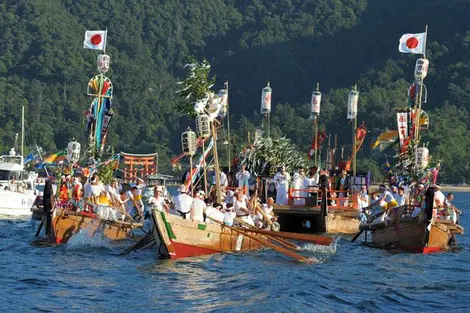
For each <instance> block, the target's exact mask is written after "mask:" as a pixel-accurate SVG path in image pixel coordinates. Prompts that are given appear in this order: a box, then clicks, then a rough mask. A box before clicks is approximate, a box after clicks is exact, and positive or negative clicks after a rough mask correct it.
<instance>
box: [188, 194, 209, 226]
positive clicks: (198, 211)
mask: <svg viewBox="0 0 470 313" xmlns="http://www.w3.org/2000/svg"><path fill="white" fill-rule="evenodd" d="M205 196H206V193H205V192H204V191H202V190H199V191H198V192H197V193H196V197H195V198H194V199H193V202H192V203H191V213H190V218H191V219H192V220H193V221H198V222H204V213H205V211H206V202H204V198H205Z"/></svg>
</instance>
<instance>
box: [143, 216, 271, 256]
mask: <svg viewBox="0 0 470 313" xmlns="http://www.w3.org/2000/svg"><path fill="white" fill-rule="evenodd" d="M152 221H153V224H154V225H153V226H154V227H153V234H154V238H155V241H156V242H157V247H158V246H160V248H159V249H158V250H159V252H160V254H161V255H162V256H163V257H166V258H171V259H180V258H185V257H191V256H199V255H208V254H214V253H220V252H246V251H251V250H257V249H260V248H262V247H263V244H262V243H260V242H258V241H256V240H254V239H252V238H249V237H247V236H244V235H242V234H240V233H239V232H237V231H235V230H232V229H229V228H228V227H224V226H222V225H218V224H209V223H208V224H206V223H201V222H197V221H192V220H189V219H182V218H181V217H179V216H176V215H172V214H167V213H164V212H160V211H158V210H153V214H152ZM246 231H248V230H246ZM249 233H250V235H253V236H256V237H257V238H264V236H263V235H262V234H256V233H251V232H249Z"/></svg>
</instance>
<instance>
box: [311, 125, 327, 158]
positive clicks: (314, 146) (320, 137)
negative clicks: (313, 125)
mask: <svg viewBox="0 0 470 313" xmlns="http://www.w3.org/2000/svg"><path fill="white" fill-rule="evenodd" d="M325 139H326V132H325V131H324V130H323V131H322V132H321V133H318V140H317V141H318V146H317V142H316V141H315V136H313V140H312V147H311V148H310V152H309V154H308V158H309V159H310V158H311V157H312V156H313V155H314V154H315V151H317V150H318V149H319V148H321V145H322V143H323V141H325Z"/></svg>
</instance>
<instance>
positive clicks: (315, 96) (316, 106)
mask: <svg viewBox="0 0 470 313" xmlns="http://www.w3.org/2000/svg"><path fill="white" fill-rule="evenodd" d="M320 103H321V92H319V91H314V92H313V93H312V103H311V105H312V112H311V113H313V114H316V115H320Z"/></svg>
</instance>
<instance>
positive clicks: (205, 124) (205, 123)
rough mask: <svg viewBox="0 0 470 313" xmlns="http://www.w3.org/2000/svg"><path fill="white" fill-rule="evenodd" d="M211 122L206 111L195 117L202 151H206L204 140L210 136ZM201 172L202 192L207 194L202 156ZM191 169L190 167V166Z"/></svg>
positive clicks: (204, 165)
mask: <svg viewBox="0 0 470 313" xmlns="http://www.w3.org/2000/svg"><path fill="white" fill-rule="evenodd" d="M210 125H211V122H210V118H209V116H208V115H207V114H206V113H200V114H198V116H197V117H196V130H197V134H198V136H199V138H202V151H206V148H205V145H204V142H205V141H206V139H207V138H209V137H210V136H211V126H210ZM202 166H203V173H204V192H205V193H206V194H207V170H206V158H203V163H202ZM191 171H192V168H191Z"/></svg>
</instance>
